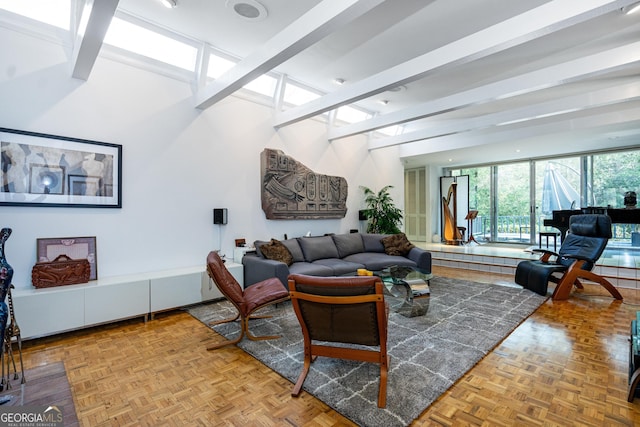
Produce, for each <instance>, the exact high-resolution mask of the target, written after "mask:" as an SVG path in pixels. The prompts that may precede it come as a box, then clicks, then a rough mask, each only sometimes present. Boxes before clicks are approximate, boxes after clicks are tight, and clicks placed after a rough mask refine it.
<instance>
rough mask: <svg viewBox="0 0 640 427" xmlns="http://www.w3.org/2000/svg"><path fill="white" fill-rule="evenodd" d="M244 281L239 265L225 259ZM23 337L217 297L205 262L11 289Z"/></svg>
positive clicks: (51, 332) (151, 313)
mask: <svg viewBox="0 0 640 427" xmlns="http://www.w3.org/2000/svg"><path fill="white" fill-rule="evenodd" d="M226 267H227V269H228V270H229V272H231V274H232V275H233V276H234V277H235V278H236V280H237V281H238V282H239V283H240V284H241V285H242V284H243V283H244V272H243V266H242V264H236V263H232V262H227V263H226ZM12 296H13V304H14V307H15V314H16V321H17V323H18V326H19V327H20V334H21V337H22V339H29V338H37V337H43V336H47V335H53V334H56V333H60V332H66V331H71V330H74V329H81V328H85V327H89V326H93V325H98V324H102V323H108V322H113V321H116V320H122V319H129V318H133V317H138V316H142V317H143V318H144V319H145V320H146V319H147V318H148V317H152V315H153V314H154V313H157V312H159V311H165V310H171V309H174V308H178V307H182V306H186V305H191V304H197V303H200V302H204V301H209V300H213V299H217V298H222V294H221V293H220V291H218V288H217V287H216V285H215V284H214V283H213V281H211V279H209V276H208V275H207V273H206V271H205V268H204V266H198V267H191V268H180V269H174V270H166V271H158V272H152V273H143V274H135V275H129V276H118V277H107V278H104V279H98V280H94V281H91V282H89V283H84V284H80V285H68V286H58V287H54V288H43V289H36V288H29V289H15V290H13V293H12Z"/></svg>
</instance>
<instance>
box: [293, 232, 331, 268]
mask: <svg viewBox="0 0 640 427" xmlns="http://www.w3.org/2000/svg"><path fill="white" fill-rule="evenodd" d="M298 243H300V248H302V253H303V254H304V260H305V261H307V262H313V261H316V260H318V259H325V258H338V248H336V245H335V243H333V237H331V236H319V237H302V238H300V239H299V240H298Z"/></svg>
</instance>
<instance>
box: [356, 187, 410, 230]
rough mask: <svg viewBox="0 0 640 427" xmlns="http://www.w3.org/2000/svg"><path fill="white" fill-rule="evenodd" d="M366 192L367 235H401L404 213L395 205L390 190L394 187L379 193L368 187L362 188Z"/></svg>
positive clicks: (385, 188) (364, 211) (383, 189)
mask: <svg viewBox="0 0 640 427" xmlns="http://www.w3.org/2000/svg"><path fill="white" fill-rule="evenodd" d="M361 188H362V190H363V191H364V202H365V205H366V207H367V208H366V209H364V210H363V214H364V216H365V217H366V218H367V221H368V223H367V233H380V234H397V233H400V232H401V231H400V223H401V222H402V211H401V210H400V209H398V208H397V207H396V206H395V205H394V203H393V199H392V198H391V195H390V194H389V189H391V188H393V186H392V185H387V186H385V187H383V188H382V189H381V190H380V191H378V192H377V193H376V192H374V191H373V190H371V189H370V188H368V187H364V186H363V187H361Z"/></svg>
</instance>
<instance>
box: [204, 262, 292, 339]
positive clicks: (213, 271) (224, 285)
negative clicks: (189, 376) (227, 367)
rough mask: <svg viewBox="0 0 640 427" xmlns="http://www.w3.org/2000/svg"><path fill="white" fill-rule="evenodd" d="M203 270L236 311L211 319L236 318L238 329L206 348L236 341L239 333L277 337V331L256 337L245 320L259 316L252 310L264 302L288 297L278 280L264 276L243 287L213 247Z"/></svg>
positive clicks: (275, 302)
mask: <svg viewBox="0 0 640 427" xmlns="http://www.w3.org/2000/svg"><path fill="white" fill-rule="evenodd" d="M207 273H208V274H209V277H211V279H213V281H214V283H215V284H216V286H217V287H218V289H219V290H220V292H221V293H222V295H224V296H225V298H226V299H227V300H228V301H229V302H231V304H233V306H234V307H235V308H236V310H237V314H236V315H235V316H233V317H230V318H228V319H224V320H220V321H216V322H213V323H211V325H212V326H213V325H218V324H222V323H229V322H234V321H236V320H238V318H239V319H240V333H239V334H238V336H237V337H236V338H235V339H230V340H227V341H224V342H222V343H218V344H214V345H211V346H209V347H208V348H207V350H215V349H217V348H220V347H223V346H225V345H229V344H236V343H238V342H240V340H241V339H242V337H244V336H245V334H246V335H247V338H249V339H250V340H268V339H275V338H280V337H279V336H278V335H270V336H261V337H256V336H254V335H252V334H251V332H249V320H251V319H259V318H261V317H260V316H252V314H253V313H254V312H255V311H257V310H260V309H261V308H264V307H266V306H269V305H272V304H277V303H279V302H283V301H286V300H288V299H289V292H288V291H287V290H286V289H285V288H283V287H282V283H280V280H278V279H276V278H275V277H274V278H271V279H267V280H264V281H262V282H259V283H256V284H254V285H252V286H249V287H248V288H247V289H245V290H244V291H243V290H242V287H241V286H240V284H239V283H238V282H237V281H236V279H235V278H234V277H233V275H232V274H231V273H230V272H229V270H227V267H225V265H224V262H223V261H222V259H221V258H220V256H219V255H218V254H217V252H215V251H211V252H209V255H208V256H207Z"/></svg>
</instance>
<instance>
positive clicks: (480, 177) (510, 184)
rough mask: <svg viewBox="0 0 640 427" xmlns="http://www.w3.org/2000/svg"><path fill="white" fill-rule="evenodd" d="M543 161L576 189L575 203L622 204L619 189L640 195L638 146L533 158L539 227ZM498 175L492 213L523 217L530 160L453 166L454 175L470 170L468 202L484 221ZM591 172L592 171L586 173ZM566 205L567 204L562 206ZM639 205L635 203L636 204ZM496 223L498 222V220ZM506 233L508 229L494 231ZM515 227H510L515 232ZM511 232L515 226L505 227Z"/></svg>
mask: <svg viewBox="0 0 640 427" xmlns="http://www.w3.org/2000/svg"><path fill="white" fill-rule="evenodd" d="M583 162H584V163H585V164H586V170H587V171H588V172H587V177H586V180H584V181H585V182H586V183H587V185H586V189H581V182H582V181H583V180H582V177H581V175H580V170H581V164H582V163H583ZM548 163H551V164H552V166H553V167H554V168H555V169H556V171H557V172H559V173H560V174H562V176H563V177H564V178H565V179H566V180H567V181H568V182H569V184H570V185H571V186H572V187H573V188H574V189H575V190H577V191H578V192H579V193H580V194H581V196H582V200H578V201H577V202H576V204H575V206H574V207H575V208H576V209H579V208H581V207H586V206H612V207H614V208H624V193H625V192H627V191H635V192H636V193H638V194H640V150H633V151H625V152H612V153H604V154H594V155H589V156H583V157H580V156H575V157H570V158H559V159H545V160H538V161H535V194H536V206H535V209H536V222H537V224H538V227H541V224H542V218H546V217H550V214H544V213H543V212H542V211H541V206H542V200H541V198H542V193H543V191H542V188H543V183H544V173H545V167H546V166H547V164H548ZM494 171H495V172H496V173H497V174H498V175H497V188H496V189H495V192H496V194H497V201H496V215H497V217H498V218H499V219H500V218H505V217H522V218H523V221H527V222H528V217H529V211H530V207H529V206H530V202H529V200H530V193H529V181H530V178H529V174H530V172H529V171H530V169H529V162H523V163H513V164H504V165H497V166H484V167H478V168H468V169H460V170H455V171H452V172H453V174H454V175H469V207H470V208H471V209H477V210H478V215H479V217H481V218H484V219H485V220H486V221H487V220H488V219H489V218H490V215H491V177H492V175H491V174H492V173H493V172H494ZM591 171H592V176H589V175H591ZM563 208H564V209H569V208H570V206H566V207H563ZM638 208H640V206H638ZM498 223H499V224H500V221H498ZM498 231H499V232H506V231H507V230H498ZM518 231H519V230H515V232H518ZM508 232H514V230H508Z"/></svg>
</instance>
